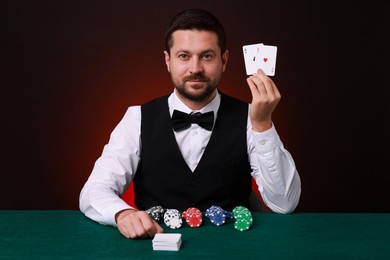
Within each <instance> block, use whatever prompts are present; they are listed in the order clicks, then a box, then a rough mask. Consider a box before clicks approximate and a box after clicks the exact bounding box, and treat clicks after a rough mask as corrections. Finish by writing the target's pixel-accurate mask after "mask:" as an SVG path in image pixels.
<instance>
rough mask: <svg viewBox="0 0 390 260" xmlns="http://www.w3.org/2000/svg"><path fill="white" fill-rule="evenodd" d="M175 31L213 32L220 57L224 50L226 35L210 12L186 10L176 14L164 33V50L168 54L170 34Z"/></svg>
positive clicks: (170, 41)
mask: <svg viewBox="0 0 390 260" xmlns="http://www.w3.org/2000/svg"><path fill="white" fill-rule="evenodd" d="M177 30H204V31H210V32H215V33H216V34H217V37H218V46H219V48H220V49H221V55H222V54H223V53H224V52H225V50H226V34H225V29H224V28H223V26H222V24H221V22H220V21H219V20H218V19H217V18H216V17H215V16H214V15H213V14H211V13H210V12H208V11H206V10H202V9H187V10H184V11H181V12H180V13H178V14H177V15H176V16H175V17H173V19H172V20H171V22H170V23H169V25H168V28H167V30H166V32H165V48H166V51H167V52H168V53H170V49H171V48H172V44H173V43H172V34H173V33H174V32H175V31H177Z"/></svg>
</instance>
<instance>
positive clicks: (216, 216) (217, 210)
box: [205, 205, 233, 226]
mask: <svg viewBox="0 0 390 260" xmlns="http://www.w3.org/2000/svg"><path fill="white" fill-rule="evenodd" d="M205 216H206V217H208V218H209V219H210V222H211V223H213V224H214V225H216V226H221V225H223V224H225V222H226V218H233V214H232V213H231V212H229V211H226V210H224V209H222V208H221V207H220V206H216V205H213V206H211V207H210V208H208V209H207V210H206V213H205Z"/></svg>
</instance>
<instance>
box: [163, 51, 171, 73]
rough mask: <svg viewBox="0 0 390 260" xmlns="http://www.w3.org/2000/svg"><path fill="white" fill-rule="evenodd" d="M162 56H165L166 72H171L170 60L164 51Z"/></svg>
mask: <svg viewBox="0 0 390 260" xmlns="http://www.w3.org/2000/svg"><path fill="white" fill-rule="evenodd" d="M164 56H165V65H167V70H168V72H171V68H170V66H169V64H170V61H171V59H170V57H169V53H168V52H167V51H164Z"/></svg>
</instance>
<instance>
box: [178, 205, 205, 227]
mask: <svg viewBox="0 0 390 260" xmlns="http://www.w3.org/2000/svg"><path fill="white" fill-rule="evenodd" d="M182 217H183V218H184V219H185V220H186V223H187V224H188V225H189V226H190V227H192V228H197V227H200V226H201V225H202V221H203V220H202V212H201V211H200V210H199V209H197V208H193V207H192V208H188V209H187V210H186V211H184V212H183V213H182Z"/></svg>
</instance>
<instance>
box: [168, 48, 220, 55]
mask: <svg viewBox="0 0 390 260" xmlns="http://www.w3.org/2000/svg"><path fill="white" fill-rule="evenodd" d="M180 52H184V53H191V52H190V51H188V50H185V49H179V50H178V51H176V52H175V53H180ZM209 52H212V53H214V54H215V53H216V52H215V51H214V50H213V49H207V50H204V51H202V52H200V54H205V53H209Z"/></svg>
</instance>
